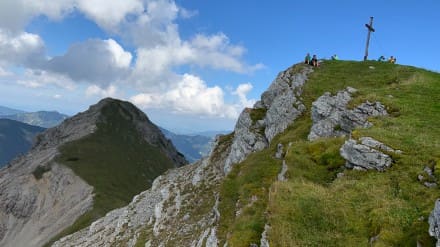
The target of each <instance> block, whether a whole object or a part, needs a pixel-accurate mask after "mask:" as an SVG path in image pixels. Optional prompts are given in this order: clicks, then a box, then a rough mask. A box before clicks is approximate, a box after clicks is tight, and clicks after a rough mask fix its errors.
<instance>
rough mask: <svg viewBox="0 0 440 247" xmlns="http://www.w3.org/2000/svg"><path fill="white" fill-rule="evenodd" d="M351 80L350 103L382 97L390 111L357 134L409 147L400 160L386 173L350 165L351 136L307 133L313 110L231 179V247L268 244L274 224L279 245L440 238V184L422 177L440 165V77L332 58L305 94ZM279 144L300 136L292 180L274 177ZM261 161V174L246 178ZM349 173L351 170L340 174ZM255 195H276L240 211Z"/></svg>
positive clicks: (227, 228)
mask: <svg viewBox="0 0 440 247" xmlns="http://www.w3.org/2000/svg"><path fill="white" fill-rule="evenodd" d="M347 86H350V87H353V88H356V89H358V93H356V94H355V97H354V99H353V100H352V102H351V103H350V107H354V106H356V105H358V104H360V103H362V102H364V101H365V100H370V101H380V102H382V103H383V104H385V105H386V107H387V111H388V112H389V113H390V115H389V116H387V117H379V118H372V119H370V121H371V122H372V123H373V124H374V126H373V127H372V128H369V129H356V130H355V131H354V132H353V134H352V135H353V137H354V138H359V137H362V136H371V137H373V138H375V139H377V140H379V141H381V142H384V143H385V144H387V145H389V146H391V147H393V148H394V149H399V150H402V151H403V154H400V155H398V154H392V157H393V159H394V161H395V163H394V164H393V166H392V167H391V168H390V169H388V170H387V171H385V172H376V171H369V172H357V171H351V170H345V169H344V168H343V167H342V166H343V164H344V160H342V159H341V157H340V156H339V148H340V147H341V145H342V143H343V142H344V138H326V139H320V140H317V141H314V142H309V141H307V135H308V133H309V131H310V126H311V119H310V113H309V112H307V113H305V114H304V115H303V116H302V117H301V118H299V119H297V120H296V121H295V123H294V124H293V125H292V126H290V127H289V128H288V129H287V130H286V131H285V132H284V133H283V134H281V135H279V136H278V137H277V138H276V139H275V140H274V142H273V143H272V145H271V148H270V149H269V150H265V151H263V152H260V153H257V154H253V155H251V157H250V158H249V159H248V160H246V161H245V162H243V164H241V165H238V166H236V167H235V168H234V169H233V171H232V172H231V174H230V176H229V177H228V178H227V179H226V181H225V182H224V184H223V190H222V193H221V195H222V207H221V214H222V224H221V231H220V233H221V234H222V235H221V236H220V238H223V239H228V242H229V244H230V245H229V246H249V244H250V243H259V239H260V237H261V232H262V231H263V228H264V224H265V223H266V222H267V223H268V224H269V225H270V226H271V230H270V231H269V240H270V243H271V246H370V245H372V246H416V245H417V242H418V243H419V244H420V245H421V246H432V245H433V239H432V238H431V237H429V236H428V223H427V218H428V216H429V213H430V211H431V210H432V208H433V206H434V201H435V199H436V198H437V197H438V196H439V195H440V193H439V192H440V191H439V190H438V189H429V188H426V187H425V186H423V184H421V183H420V182H419V181H418V180H417V175H418V174H420V173H421V172H422V171H423V168H424V166H426V165H429V166H431V167H439V166H440V164H439V160H440V141H439V140H440V75H439V74H436V73H433V72H429V71H425V70H421V69H417V68H414V67H408V66H399V65H394V64H389V63H380V62H374V61H371V62H351V61H325V62H324V63H323V64H322V66H321V67H320V68H317V69H315V72H314V73H312V74H311V75H310V78H309V80H308V81H307V83H306V84H305V86H304V93H303V100H304V102H305V105H306V107H307V109H310V107H311V104H312V102H313V101H314V100H316V99H317V98H318V97H319V96H321V95H322V94H323V93H324V92H327V91H329V92H331V93H333V94H335V93H336V92H338V91H339V90H342V89H344V88H346V87H347ZM278 142H281V143H283V144H285V146H286V145H287V144H288V143H291V146H290V147H289V149H288V152H287V154H286V163H287V165H288V167H289V169H288V172H287V176H288V181H287V182H275V176H276V174H275V171H276V170H279V169H280V162H278V161H277V160H274V159H273V158H272V155H273V154H272V153H273V152H274V151H275V149H274V146H275V145H276V144H277V143H278ZM265 167H268V168H267V170H264V169H265ZM275 167H277V168H275ZM254 169H255V170H256V171H258V174H259V176H258V177H257V178H253V179H245V178H246V177H252V176H250V174H251V173H255V172H256V171H254ZM439 169H440V167H439ZM340 172H343V173H344V176H343V177H342V178H336V174H337V173H340ZM436 174H437V176H439V175H438V174H440V172H439V171H437V173H436ZM260 176H261V177H260ZM438 178H440V177H438ZM260 181H265V182H264V183H261V182H260ZM248 187H251V188H255V191H252V190H246V189H245V188H248ZM257 188H258V189H257ZM269 191H270V192H269ZM264 193H269V195H267V196H266V195H264ZM254 194H259V198H263V199H267V200H268V202H267V203H266V202H264V201H263V202H262V203H260V204H254V205H253V206H254V207H253V209H252V210H253V211H252V214H249V215H251V218H249V216H241V215H240V216H236V215H235V211H236V210H237V205H238V204H243V203H241V202H243V201H244V202H245V203H244V204H246V202H249V198H251V196H252V195H254ZM237 202H238V203H237ZM244 220H246V221H249V223H248V224H245V223H244ZM241 222H243V223H241ZM253 223H255V224H253ZM228 233H229V234H228ZM238 236H243V237H242V238H239V237H238ZM223 241H224V240H223Z"/></svg>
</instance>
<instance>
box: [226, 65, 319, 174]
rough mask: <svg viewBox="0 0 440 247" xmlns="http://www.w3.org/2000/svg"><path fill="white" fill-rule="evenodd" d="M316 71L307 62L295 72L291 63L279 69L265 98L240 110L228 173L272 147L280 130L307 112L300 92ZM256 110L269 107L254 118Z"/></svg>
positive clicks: (227, 160)
mask: <svg viewBox="0 0 440 247" xmlns="http://www.w3.org/2000/svg"><path fill="white" fill-rule="evenodd" d="M312 71H313V70H312V68H311V67H308V66H305V67H303V68H302V69H301V70H300V71H299V72H294V67H291V68H289V69H287V70H286V71H283V72H281V73H279V74H278V76H277V78H276V79H275V80H274V81H273V82H272V84H271V85H270V86H269V89H268V90H267V91H265V92H264V93H263V94H262V96H261V101H258V102H256V103H255V105H254V108H252V109H249V108H248V109H245V110H244V111H243V112H242V113H241V114H240V116H239V118H238V121H237V124H236V125H235V128H234V140H233V143H232V146H231V153H230V154H229V156H228V158H227V159H226V162H225V168H224V172H225V173H228V172H229V171H230V170H231V168H232V165H233V164H236V163H239V162H241V161H243V160H244V159H245V158H246V157H247V156H248V155H249V154H250V153H252V152H255V151H260V150H262V149H264V148H266V147H268V145H269V144H270V142H271V141H272V139H273V138H274V137H275V136H276V135H277V134H279V133H281V132H283V131H284V130H285V129H286V128H287V127H288V126H289V125H290V124H292V123H293V121H294V120H295V119H296V118H298V117H299V116H300V115H301V114H302V112H304V110H305V106H304V104H303V103H302V102H301V100H300V95H301V93H302V86H303V85H304V83H305V81H306V80H307V75H308V74H309V73H310V72H312ZM253 110H263V111H265V115H264V117H263V118H262V119H257V120H256V121H253V120H252V119H251V113H252V111H253Z"/></svg>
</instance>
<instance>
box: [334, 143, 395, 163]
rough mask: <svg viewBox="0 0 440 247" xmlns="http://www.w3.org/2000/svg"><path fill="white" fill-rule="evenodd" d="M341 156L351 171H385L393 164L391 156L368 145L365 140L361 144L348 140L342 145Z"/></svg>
mask: <svg viewBox="0 0 440 247" xmlns="http://www.w3.org/2000/svg"><path fill="white" fill-rule="evenodd" d="M361 139H362V138H361ZM375 142H377V141H375ZM382 145H383V144H382ZM340 154H341V156H342V157H343V158H344V159H345V160H346V161H347V162H346V163H345V167H347V168H350V169H357V170H373V169H375V170H377V171H384V170H385V169H387V168H389V167H390V166H391V164H392V162H393V160H392V158H391V157H390V156H389V155H387V154H384V153H382V152H381V151H380V150H377V149H375V148H374V147H372V146H370V145H368V142H365V140H361V143H360V144H358V143H357V141H356V140H354V139H349V140H347V141H346V142H345V143H344V145H342V147H341V149H340Z"/></svg>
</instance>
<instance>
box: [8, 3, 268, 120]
mask: <svg viewBox="0 0 440 247" xmlns="http://www.w3.org/2000/svg"><path fill="white" fill-rule="evenodd" d="M74 12H79V13H81V14H83V15H84V16H85V17H86V18H88V19H90V20H91V21H93V22H95V23H96V24H97V25H98V26H99V27H100V28H101V29H103V30H104V31H106V32H107V33H108V34H110V35H112V36H113V37H115V36H116V37H118V38H121V40H123V41H124V43H122V44H120V43H118V42H117V41H115V40H114V39H106V40H102V39H92V40H87V41H84V42H81V43H76V44H73V45H71V46H70V47H69V48H68V50H67V51H66V53H65V54H62V55H60V56H56V57H53V58H48V57H47V55H46V53H45V44H44V42H43V40H42V39H41V37H40V36H39V35H37V34H32V33H28V32H25V31H24V27H25V25H26V24H27V23H28V22H29V21H31V20H32V18H34V17H37V16H41V15H44V16H47V17H48V18H49V19H50V20H61V19H62V18H64V17H66V16H68V15H69V14H71V13H74ZM196 14H197V11H195V10H188V9H185V8H183V7H181V6H178V5H177V4H176V3H175V1H174V0H114V1H106V0H57V1H44V0H2V1H0V76H1V75H2V74H5V73H4V72H2V71H4V70H2V69H1V67H5V66H11V65H12V66H19V67H24V68H28V70H26V73H25V75H23V76H21V78H20V80H17V82H18V83H20V84H21V85H23V86H26V87H32V88H39V87H44V86H46V85H56V86H59V87H64V88H67V89H70V90H71V89H73V88H75V84H76V83H88V84H89V85H90V86H89V87H88V88H87V90H85V92H84V93H85V94H86V95H87V96H103V97H107V96H113V97H114V96H116V95H117V94H118V91H121V90H123V89H127V87H133V85H134V87H135V88H129V90H133V89H138V90H139V89H140V90H141V91H142V93H140V94H138V95H135V96H133V97H132V100H133V101H134V102H135V103H137V104H139V105H142V106H144V107H147V108H148V107H154V108H168V109H172V110H173V111H175V112H178V113H185V114H186V113H188V114H204V115H208V116H221V117H228V118H233V117H236V116H237V115H238V112H239V111H241V107H243V106H249V105H251V104H252V103H253V102H254V101H253V100H249V99H247V98H246V94H247V93H248V92H249V91H250V90H251V89H252V85H250V84H243V85H240V86H238V88H237V89H236V90H235V91H234V92H233V95H235V96H237V98H238V101H239V104H235V105H232V104H228V103H225V100H224V98H225V95H224V92H223V90H222V89H221V88H220V87H218V86H212V87H209V86H207V84H206V83H205V82H204V81H203V80H202V79H200V78H199V77H197V76H194V75H189V74H179V73H176V72H175V71H176V68H180V67H181V66H186V65H189V66H198V67H201V68H203V67H208V68H213V69H217V70H224V71H231V72H235V73H251V72H253V71H255V70H257V69H261V68H262V67H263V65H262V64H254V65H252V64H251V65H249V64H247V63H246V62H244V61H243V56H244V54H245V53H246V48H245V47H244V46H242V45H236V44H233V43H232V42H231V40H230V39H229V37H228V36H227V35H226V34H224V33H221V32H219V33H216V34H200V33H198V34H197V33H196V34H194V35H193V36H192V38H190V39H184V38H182V36H181V35H180V32H179V25H178V24H177V21H178V19H179V18H191V17H192V16H194V15H196ZM124 45H127V46H126V47H133V50H134V51H135V54H131V52H129V51H127V50H126V49H124ZM133 55H134V56H133ZM44 77H46V78H44Z"/></svg>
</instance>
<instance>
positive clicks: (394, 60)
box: [388, 56, 396, 63]
mask: <svg viewBox="0 0 440 247" xmlns="http://www.w3.org/2000/svg"><path fill="white" fill-rule="evenodd" d="M388 62H390V63H396V58H395V57H393V56H391V57H390V59H389V60H388Z"/></svg>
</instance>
